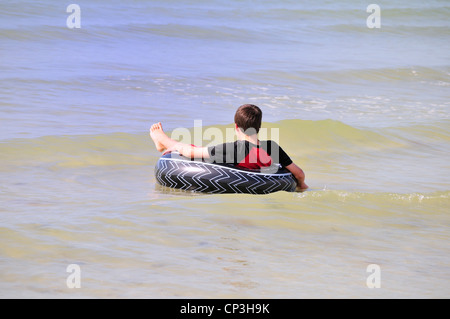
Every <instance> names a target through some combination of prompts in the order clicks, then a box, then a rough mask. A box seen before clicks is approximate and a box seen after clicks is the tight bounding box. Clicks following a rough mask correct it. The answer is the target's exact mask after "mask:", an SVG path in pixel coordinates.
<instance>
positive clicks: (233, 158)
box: [208, 140, 292, 169]
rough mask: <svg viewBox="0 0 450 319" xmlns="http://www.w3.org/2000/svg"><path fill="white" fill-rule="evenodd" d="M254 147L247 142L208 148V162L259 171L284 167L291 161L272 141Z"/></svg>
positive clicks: (262, 142)
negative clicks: (266, 167)
mask: <svg viewBox="0 0 450 319" xmlns="http://www.w3.org/2000/svg"><path fill="white" fill-rule="evenodd" d="M259 143H260V145H255V144H253V143H250V142H249V141H235V142H230V143H224V144H219V145H216V146H210V147H208V153H209V157H210V160H211V161H213V162H214V163H220V164H222V163H226V164H233V165H236V166H238V167H244V168H249V169H259V168H261V167H265V166H270V165H272V164H280V165H281V166H282V167H286V166H288V165H290V164H292V160H291V159H290V157H289V156H288V155H287V154H286V152H285V151H284V150H283V149H282V148H281V147H280V146H279V145H278V144H277V143H276V142H274V141H272V140H268V141H260V142H259Z"/></svg>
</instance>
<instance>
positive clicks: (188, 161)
mask: <svg viewBox="0 0 450 319" xmlns="http://www.w3.org/2000/svg"><path fill="white" fill-rule="evenodd" d="M159 160H165V161H180V162H186V163H199V164H204V165H211V166H214V167H222V168H226V169H229V170H233V171H238V172H240V173H247V174H255V175H269V176H271V175H272V176H290V175H292V173H282V174H276V173H254V172H249V171H246V170H243V169H237V168H232V167H228V166H222V165H217V164H211V163H206V162H200V161H190V160H184V159H180V158H163V157H160V158H159ZM292 176H293V175H292Z"/></svg>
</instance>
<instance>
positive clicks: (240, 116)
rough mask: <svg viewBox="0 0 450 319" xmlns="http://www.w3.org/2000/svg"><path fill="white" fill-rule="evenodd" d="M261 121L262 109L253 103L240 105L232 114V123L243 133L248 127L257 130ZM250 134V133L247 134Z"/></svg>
mask: <svg viewBox="0 0 450 319" xmlns="http://www.w3.org/2000/svg"><path fill="white" fill-rule="evenodd" d="M261 121H262V111H261V109H260V108H259V107H257V106H256V105H253V104H244V105H241V106H240V107H239V108H238V109H237V111H236V114H235V115H234V123H236V125H237V126H238V127H239V128H240V129H241V130H242V131H243V132H244V133H245V132H246V131H247V130H248V129H252V130H255V131H256V133H258V132H259V129H260V127H261ZM248 135H252V134H248Z"/></svg>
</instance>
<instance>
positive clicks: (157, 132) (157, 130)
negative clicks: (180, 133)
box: [150, 122, 166, 152]
mask: <svg viewBox="0 0 450 319" xmlns="http://www.w3.org/2000/svg"><path fill="white" fill-rule="evenodd" d="M165 134H166V133H164V131H163V128H162V125H161V122H159V123H155V124H153V125H152V127H151V128H150V137H151V138H152V140H153V142H154V143H155V146H156V149H157V150H158V152H162V151H164V150H165V149H166V148H165V147H164V144H162V143H161V139H162V138H164V135H165Z"/></svg>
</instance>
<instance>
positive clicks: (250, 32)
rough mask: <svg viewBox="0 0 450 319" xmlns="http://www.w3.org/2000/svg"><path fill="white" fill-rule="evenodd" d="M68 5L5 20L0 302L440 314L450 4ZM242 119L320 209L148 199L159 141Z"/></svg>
mask: <svg viewBox="0 0 450 319" xmlns="http://www.w3.org/2000/svg"><path fill="white" fill-rule="evenodd" d="M68 4H69V3H62V2H61V1H50V0H46V1H40V2H36V1H11V0H3V1H2V2H1V3H0V181H1V182H0V297H3V298H23V297H25V298H211V297H212V298H228V297H230V298H448V297H449V296H450V288H449V284H450V270H449V269H450V267H449V266H450V248H449V245H448V243H449V238H450V236H449V230H450V218H449V208H450V183H449V179H448V177H449V175H450V174H449V173H450V166H449V164H448V163H449V157H450V156H449V155H450V102H449V100H450V99H449V97H450V94H449V92H450V91H449V86H450V59H449V58H450V56H449V53H448V52H450V22H449V21H450V20H449V17H450V4H449V3H448V1H437V0H434V1H426V2H423V1H416V0H414V1H395V2H394V3H393V2H392V1H378V2H377V4H378V5H379V6H380V9H381V11H380V14H381V15H380V16H381V25H380V26H381V27H380V28H372V29H371V28H368V26H367V24H366V19H367V18H368V16H369V15H370V14H371V13H368V12H366V8H367V6H368V4H369V2H367V3H366V2H364V1H350V0H347V1H339V2H337V1H325V0H322V1H291V0H284V1H274V0H263V1H250V0H247V1H245V0H241V1H238V0H232V1H229V0H227V1H225V0H212V1H191V0H177V1H167V0H165V1H162V0H154V1H143V0H141V1H138V0H135V1H126V2H123V1H98V0H94V1H92V0H91V1H77V2H76V4H78V5H79V7H80V8H81V14H80V18H81V28H73V29H70V28H68V27H67V21H66V20H67V18H68V17H69V15H70V14H71V13H67V12H66V8H67V6H68ZM244 103H253V104H256V105H258V106H260V107H261V108H262V110H263V113H264V116H263V121H264V125H263V126H264V127H265V128H269V129H270V128H275V129H279V142H280V144H281V145H282V147H283V148H284V149H285V150H286V152H287V153H288V154H289V155H290V156H291V158H292V159H293V160H294V161H295V162H296V163H297V164H298V165H299V166H300V167H302V168H303V170H304V171H305V173H306V176H307V179H306V183H307V184H308V185H309V186H310V189H309V190H308V191H306V192H303V193H286V192H278V193H274V194H270V195H263V196H255V195H204V194H196V193H188V192H181V191H176V190H172V189H167V188H164V187H162V186H159V185H157V184H156V181H155V177H154V172H153V170H154V166H155V164H156V161H157V160H158V158H159V156H160V154H159V153H158V152H157V151H156V149H155V147H154V145H153V143H152V141H151V140H150V138H149V137H148V129H149V127H150V125H151V124H152V123H154V122H158V121H161V122H162V123H163V126H164V128H165V130H166V131H167V132H168V134H171V132H173V131H174V130H175V129H177V128H188V129H190V130H192V128H193V127H194V123H195V121H202V124H203V125H204V129H205V130H206V129H207V128H209V127H214V128H219V129H221V130H222V131H223V132H225V131H226V130H227V128H230V127H233V116H234V112H235V110H236V108H237V107H238V106H239V105H241V104H244ZM210 142H211V141H210V140H208V139H207V138H206V137H205V138H204V140H203V145H207V144H208V143H210ZM72 264H75V265H78V266H79V269H80V270H81V274H80V277H79V278H80V284H81V287H80V288H69V286H70V285H68V284H67V281H68V280H69V279H70V278H72V277H70V276H71V275H72V273H71V272H68V271H67V267H68V266H69V265H72ZM372 264H375V265H378V267H379V274H380V275H381V276H380V278H379V279H380V281H379V282H380V287H379V288H369V287H368V285H367V280H368V279H370V278H372V277H370V276H371V275H372V273H371V272H370V271H368V270H367V269H368V268H367V267H368V266H369V265H372Z"/></svg>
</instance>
